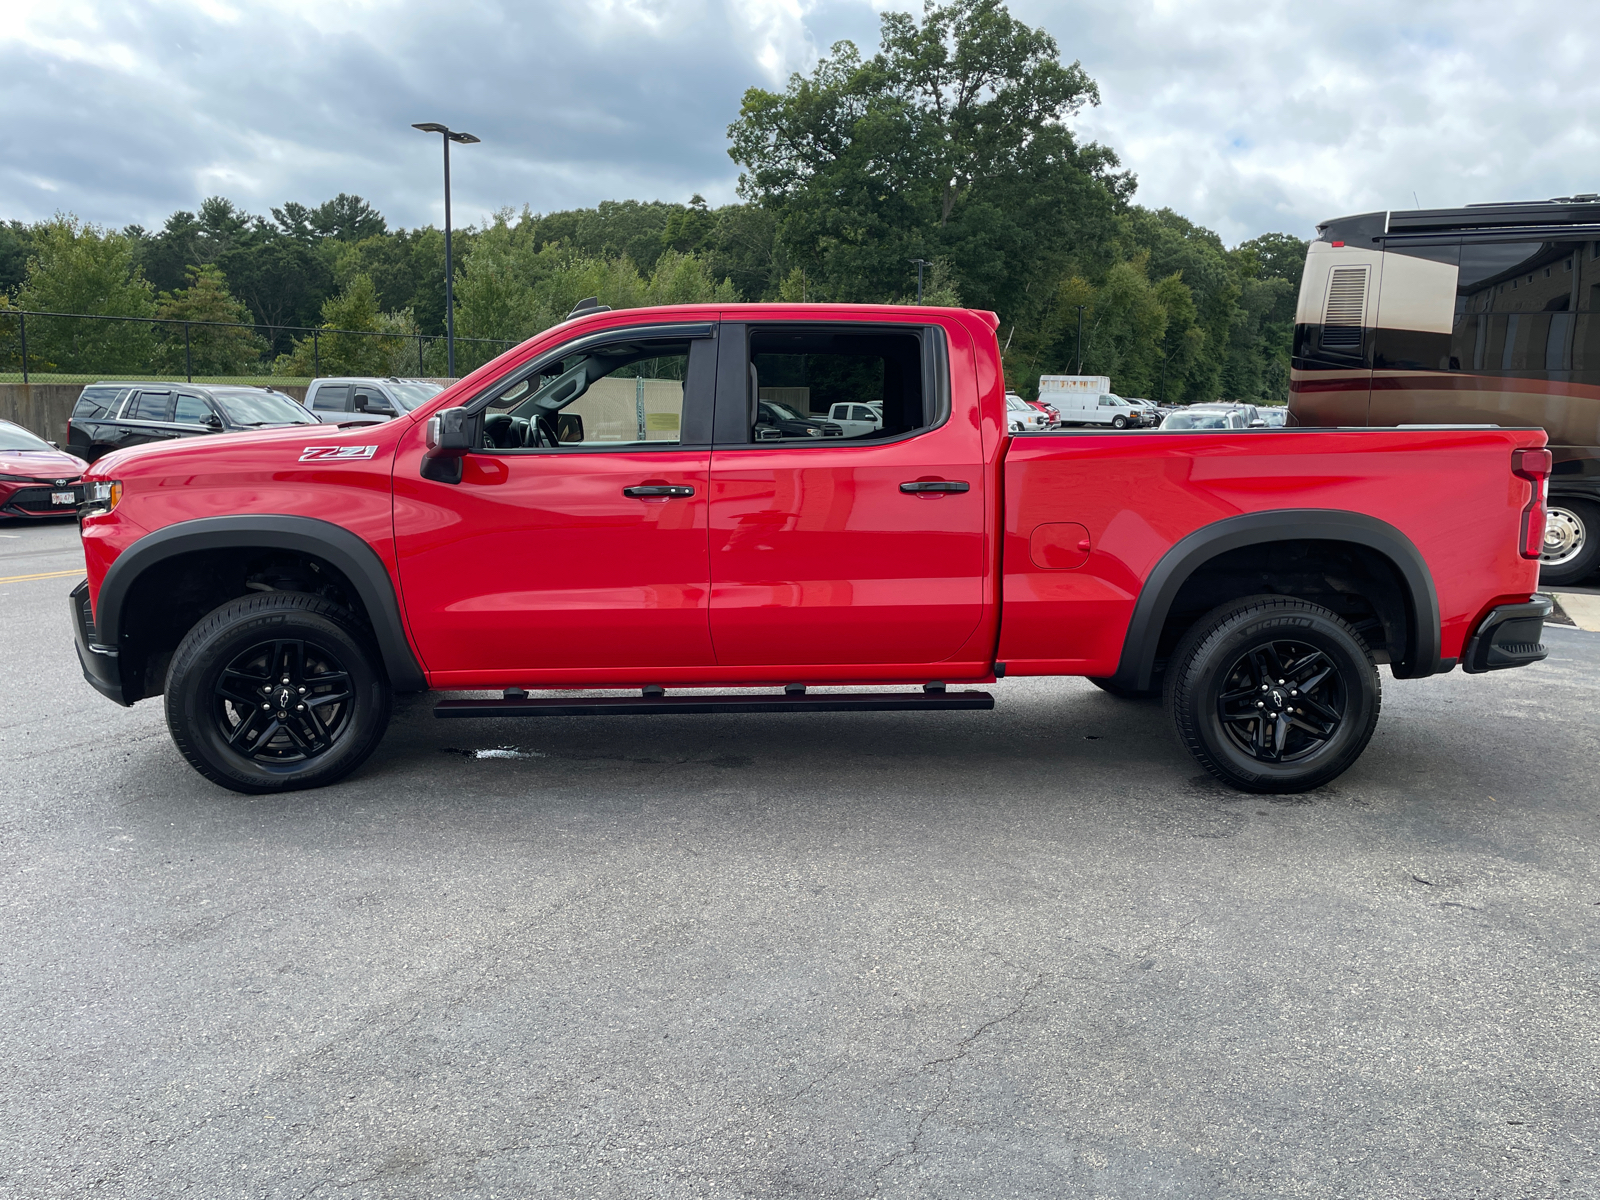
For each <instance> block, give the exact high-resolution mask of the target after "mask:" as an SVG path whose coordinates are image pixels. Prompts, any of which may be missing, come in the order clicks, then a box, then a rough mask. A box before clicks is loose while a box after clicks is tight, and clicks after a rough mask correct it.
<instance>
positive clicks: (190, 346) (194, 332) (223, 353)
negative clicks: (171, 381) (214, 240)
mask: <svg viewBox="0 0 1600 1200" xmlns="http://www.w3.org/2000/svg"><path fill="white" fill-rule="evenodd" d="M189 280H190V282H189V286H188V287H186V288H184V289H183V290H181V291H177V292H163V293H162V294H161V298H160V300H159V302H158V303H157V305H156V315H157V316H160V317H163V318H165V319H167V320H171V321H186V322H191V324H189V325H188V327H187V330H186V329H185V328H184V327H183V326H175V325H166V326H163V327H162V329H161V341H162V346H161V362H162V364H163V366H164V367H165V368H166V369H167V370H168V371H171V372H174V373H179V372H184V371H186V370H187V371H192V372H193V374H195V375H209V376H224V377H226V376H238V375H255V374H258V373H260V371H261V369H262V362H261V358H262V355H263V354H265V353H266V351H267V343H266V341H265V339H263V338H261V337H259V336H257V334H256V332H255V329H254V328H252V327H251V322H252V321H253V320H254V318H253V317H252V316H251V313H250V310H249V309H248V308H247V307H245V305H244V304H243V303H241V302H240V301H238V300H236V299H234V297H233V296H232V295H230V294H229V292H228V281H227V279H226V278H225V277H224V276H223V274H222V272H221V271H220V270H219V269H217V268H216V267H214V266H205V267H192V268H190V271H189Z"/></svg>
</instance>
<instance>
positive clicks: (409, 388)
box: [383, 379, 444, 412]
mask: <svg viewBox="0 0 1600 1200" xmlns="http://www.w3.org/2000/svg"><path fill="white" fill-rule="evenodd" d="M383 386H384V388H385V389H386V390H387V391H388V392H389V393H390V394H391V395H392V396H393V397H394V398H395V399H396V400H398V401H400V403H401V404H402V405H403V406H404V407H405V409H406V411H407V412H409V411H411V410H412V409H413V408H416V407H417V405H419V404H421V403H422V402H423V401H425V400H432V399H433V398H434V397H435V396H437V395H438V394H439V393H440V392H442V391H444V384H442V383H424V382H423V381H422V380H420V379H391V380H389V381H387V382H386V383H385V384H384V385H383Z"/></svg>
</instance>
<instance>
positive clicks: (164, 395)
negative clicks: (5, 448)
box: [67, 383, 318, 462]
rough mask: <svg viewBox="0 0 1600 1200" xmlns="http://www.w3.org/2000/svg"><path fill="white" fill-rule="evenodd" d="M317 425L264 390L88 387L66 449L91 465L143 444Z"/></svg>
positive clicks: (276, 394) (298, 408)
mask: <svg viewBox="0 0 1600 1200" xmlns="http://www.w3.org/2000/svg"><path fill="white" fill-rule="evenodd" d="M317 423H318V421H317V418H316V417H315V416H314V415H312V414H311V413H309V412H307V411H306V410H305V409H304V408H302V407H301V406H300V405H299V404H297V403H295V400H294V398H293V397H292V396H286V395H284V394H283V393H282V392H279V391H275V390H274V389H272V388H268V387H231V386H229V387H224V386H219V385H215V384H194V383H92V384H90V385H89V386H88V387H86V388H84V389H83V391H82V392H81V393H79V395H78V403H77V404H76V405H74V406H73V409H72V416H71V418H70V419H69V420H68V421H67V449H68V450H70V451H71V452H72V453H73V454H76V455H77V456H78V457H79V458H81V459H84V460H85V461H87V462H94V461H95V459H97V458H99V457H100V456H101V455H103V454H109V453H111V451H113V450H122V449H125V448H126V447H128V446H140V445H144V444H145V443H147V442H164V441H170V440H171V439H173V438H181V437H197V436H199V435H201V434H207V433H237V432H239V431H240V430H243V429H261V428H264V427H267V426H273V425H315V424H317Z"/></svg>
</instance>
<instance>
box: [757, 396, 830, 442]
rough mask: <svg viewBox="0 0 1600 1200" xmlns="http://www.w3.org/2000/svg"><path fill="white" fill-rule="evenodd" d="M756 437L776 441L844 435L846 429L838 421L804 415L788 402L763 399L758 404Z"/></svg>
mask: <svg viewBox="0 0 1600 1200" xmlns="http://www.w3.org/2000/svg"><path fill="white" fill-rule="evenodd" d="M755 433H756V439H757V440H758V441H774V440H777V439H779V438H790V437H843V436H844V430H843V429H841V428H840V427H839V425H838V423H837V422H834V421H825V420H823V419H821V418H820V417H807V416H802V415H801V414H800V413H798V412H796V411H795V410H794V409H792V408H790V407H789V406H788V405H787V404H782V403H779V402H778V401H777V400H761V401H759V402H758V403H757V404H756V429H755Z"/></svg>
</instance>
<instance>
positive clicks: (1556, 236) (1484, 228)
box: [1289, 196, 1600, 584]
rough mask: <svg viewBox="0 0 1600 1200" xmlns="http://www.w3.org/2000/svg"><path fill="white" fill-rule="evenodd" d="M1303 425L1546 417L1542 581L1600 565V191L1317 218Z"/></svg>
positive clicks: (1295, 378)
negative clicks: (1550, 468)
mask: <svg viewBox="0 0 1600 1200" xmlns="http://www.w3.org/2000/svg"><path fill="white" fill-rule="evenodd" d="M1289 386H1290V399H1289V414H1290V415H1289V421H1290V423H1291V424H1295V425H1320V426H1327V425H1431V424H1487V425H1542V426H1543V427H1544V428H1545V430H1546V431H1547V432H1548V433H1549V435H1550V448H1551V450H1552V451H1553V452H1554V455H1555V473H1554V475H1552V476H1551V479H1550V509H1549V513H1550V515H1549V523H1548V525H1547V526H1546V529H1545V553H1544V556H1543V559H1542V562H1543V568H1542V570H1541V572H1540V578H1541V580H1543V582H1545V583H1546V584H1570V583H1576V582H1578V581H1579V580H1581V579H1583V578H1585V577H1587V576H1589V575H1591V574H1593V573H1594V572H1595V570H1596V568H1597V567H1600V196H1572V197H1565V198H1562V199H1558V200H1548V201H1542V202H1537V203H1516V204H1475V205H1470V206H1468V207H1466V208H1449V209H1417V210H1411V211H1405V212H1402V211H1396V212H1378V213H1365V214H1362V215H1360V216H1352V217H1340V218H1338V219H1336V220H1332V221H1328V222H1325V223H1324V224H1321V225H1319V226H1317V240H1316V241H1314V242H1312V244H1311V249H1310V252H1309V253H1308V254H1307V256H1306V267H1305V274H1304V275H1303V276H1302V277H1301V280H1300V304H1299V311H1298V314H1297V316H1296V318H1295V342H1294V361H1293V369H1292V373H1291V382H1290V385H1289Z"/></svg>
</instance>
